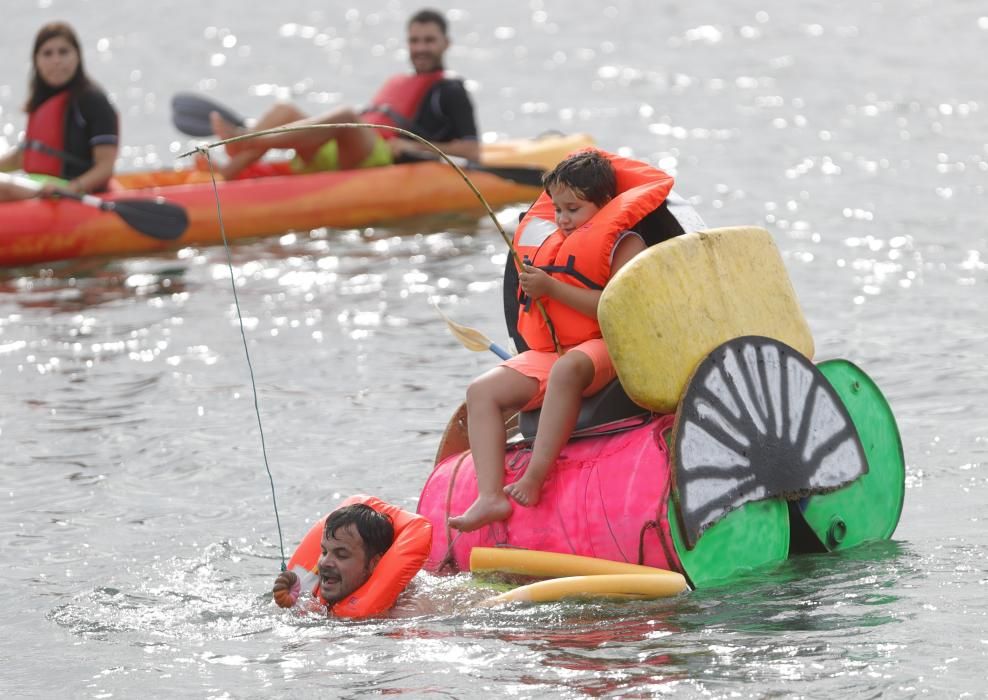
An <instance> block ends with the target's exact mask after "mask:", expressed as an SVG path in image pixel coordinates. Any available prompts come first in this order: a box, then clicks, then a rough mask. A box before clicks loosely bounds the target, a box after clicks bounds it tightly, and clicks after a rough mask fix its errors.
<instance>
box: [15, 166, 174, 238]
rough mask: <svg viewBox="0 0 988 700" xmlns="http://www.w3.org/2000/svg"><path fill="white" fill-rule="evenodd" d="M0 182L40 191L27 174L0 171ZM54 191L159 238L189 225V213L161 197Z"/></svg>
mask: <svg viewBox="0 0 988 700" xmlns="http://www.w3.org/2000/svg"><path fill="white" fill-rule="evenodd" d="M0 182H5V183H7V184H10V185H15V186H17V187H21V188H23V189H26V190H32V191H34V192H38V193H40V192H41V190H42V188H43V187H44V185H43V184H42V183H40V182H38V181H37V180H32V179H31V178H29V177H18V176H16V175H8V174H7V173H0ZM54 194H55V195H57V196H59V197H63V198H65V199H74V200H76V201H77V202H80V203H81V204H84V205H85V206H87V207H93V208H94V209H99V210H100V211H105V212H111V213H113V214H116V215H117V216H119V217H120V218H121V219H123V220H124V222H125V223H126V224H127V225H128V226H130V227H131V228H132V229H134V230H135V231H137V232H138V233H141V234H143V235H145V236H150V237H151V238H156V239H158V240H159V241H173V240H175V239H176V238H179V237H180V236H181V235H182V234H183V233H185V230H186V229H187V228H188V227H189V216H188V214H187V213H186V211H185V209H184V208H183V207H180V206H178V205H177V204H172V203H170V202H166V201H165V200H164V198H163V197H150V198H147V199H136V198H129V199H114V200H111V199H101V198H99V197H96V196H94V195H91V194H76V193H75V192H72V191H71V190H66V189H56V190H55V191H54Z"/></svg>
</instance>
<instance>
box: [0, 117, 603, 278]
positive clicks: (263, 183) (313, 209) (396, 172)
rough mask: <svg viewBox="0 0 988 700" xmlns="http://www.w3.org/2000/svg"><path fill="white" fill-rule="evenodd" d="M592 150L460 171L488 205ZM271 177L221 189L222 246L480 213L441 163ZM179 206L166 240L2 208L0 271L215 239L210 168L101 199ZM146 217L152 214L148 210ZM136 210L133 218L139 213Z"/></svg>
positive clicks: (48, 207)
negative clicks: (179, 221) (182, 217)
mask: <svg viewBox="0 0 988 700" xmlns="http://www.w3.org/2000/svg"><path fill="white" fill-rule="evenodd" d="M591 143H592V140H591V139H590V137H589V136H587V135H584V134H577V135H571V136H547V137H544V138H539V139H532V140H512V141H504V142H500V143H494V144H484V146H483V156H482V163H483V165H479V164H467V165H465V166H461V167H463V170H464V172H465V174H466V175H467V176H468V177H469V178H470V180H471V181H472V182H473V183H474V185H475V186H476V187H477V189H478V190H479V191H480V193H481V194H482V195H483V196H484V198H485V199H486V200H487V202H488V203H489V204H490V205H491V206H492V207H498V206H503V205H505V204H510V203H515V202H524V201H529V200H532V199H534V198H535V197H536V196H538V194H539V192H540V191H541V186H540V184H539V183H540V177H541V173H542V171H543V170H545V169H548V168H552V167H553V166H554V165H555V164H556V163H558V162H559V161H560V160H561V159H562V158H564V157H565V156H566V155H567V154H569V153H571V152H572V151H574V150H577V149H579V148H583V147H585V146H588V145H590V144H591ZM271 170H272V171H273V172H274V173H275V174H272V175H267V176H262V177H251V178H243V179H240V178H238V179H236V180H232V181H229V182H222V181H221V182H218V183H217V191H218V193H219V202H220V205H221V206H222V212H223V224H224V226H225V230H226V236H227V239H228V240H235V239H240V238H248V237H255V236H263V235H269V234H279V233H284V232H286V231H290V230H298V231H308V230H311V229H314V228H319V227H323V226H326V227H331V228H353V227H359V226H369V225H372V224H379V223H383V222H388V221H395V220H399V219H403V218H407V217H412V216H424V215H432V214H441V213H447V212H482V211H483V205H482V204H481V202H480V201H479V200H478V198H477V196H476V195H475V194H474V192H473V191H472V190H471V189H470V188H469V186H468V185H467V184H466V183H465V182H464V181H463V179H462V178H461V177H460V176H459V174H458V173H457V172H456V171H455V170H454V169H453V168H451V167H450V166H449V165H447V164H445V163H442V162H434V161H423V162H414V163H405V164H401V165H393V166H388V167H383V168H368V169H362V170H348V171H340V172H326V173H315V174H304V175H302V174H300V175H293V174H283V173H284V170H283V169H282V170H279V169H278V168H272V169H271ZM158 198H163V199H164V202H161V206H162V208H164V204H168V205H169V206H172V207H175V206H177V207H180V208H181V209H183V210H184V212H185V214H186V215H187V219H188V225H187V227H186V228H185V230H184V231H183V232H182V233H181V235H179V236H177V237H175V238H173V239H172V240H161V237H158V236H154V235H147V234H146V233H142V232H141V231H140V230H138V228H139V227H138V228H135V227H134V225H133V222H130V223H128V221H127V219H126V218H125V217H124V216H120V215H118V213H116V212H113V211H101V210H100V208H99V207H93V206H85V205H83V204H82V203H80V202H78V201H74V200H67V199H44V200H42V199H31V200H26V201H19V202H8V203H3V204H0V266H2V267H10V266H15V265H30V264H35V263H41V262H49V261H54V260H65V259H72V258H82V257H87V256H94V255H139V254H145V253H151V252H155V251H161V250H166V249H169V248H177V247H182V246H188V245H214V244H217V243H220V242H222V238H221V234H220V226H219V218H218V214H217V201H216V195H215V194H214V191H213V185H212V182H211V179H210V174H209V172H208V170H206V169H204V167H203V164H202V163H201V162H200V163H198V164H197V167H190V168H187V169H181V170H163V171H153V172H137V173H126V174H121V175H119V176H118V177H117V178H116V188H115V189H114V191H113V192H111V193H109V194H106V195H103V196H101V198H100V199H102V200H104V201H106V202H128V203H136V202H140V201H141V200H143V199H146V200H148V202H149V203H153V202H155V201H160V200H159V199H158ZM147 208H148V212H147V214H148V216H151V215H153V214H154V213H155V212H154V207H153V206H151V205H149V206H148V207H147ZM139 213H140V212H139Z"/></svg>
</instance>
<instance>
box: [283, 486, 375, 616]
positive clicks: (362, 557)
mask: <svg viewBox="0 0 988 700" xmlns="http://www.w3.org/2000/svg"><path fill="white" fill-rule="evenodd" d="M393 541H394V526H393V525H392V523H391V519H390V518H389V517H388V516H386V515H384V514H382V513H379V512H377V511H376V510H374V509H373V508H371V507H370V506H368V505H364V504H362V503H355V504H353V505H349V506H344V507H343V508H339V509H337V510H334V511H333V512H332V513H330V514H329V517H327V518H326V526H325V528H324V529H323V535H322V556H321V557H320V558H319V595H320V596H321V597H322V599H323V601H324V602H325V603H326V604H327V605H328V606H329V607H332V606H333V605H334V604H336V603H338V602H339V601H341V600H344V599H345V598H346V597H347V596H349V595H350V594H351V593H353V592H354V591H355V590H357V589H358V588H360V587H361V586H362V585H364V583H365V582H366V581H367V579H369V578H370V577H371V574H373V573H374V569H375V568H376V567H377V565H378V562H380V561H381V557H382V556H384V553H385V552H386V551H388V548H389V547H391V543H392V542H393ZM298 585H299V579H298V576H297V575H296V574H295V573H294V572H292V571H283V572H281V573H280V574H279V575H278V578H276V579H275V581H274V587H273V588H272V593H273V594H274V598H275V601H276V602H277V603H278V605H281V606H282V607H291V606H292V605H293V604H294V602H295V597H297V592H296V593H295V595H291V596H284V595H281V594H280V592H282V591H285V592H290V591H292V590H293V589H294V588H296V587H297V586H298ZM283 603H287V605H285V604H283Z"/></svg>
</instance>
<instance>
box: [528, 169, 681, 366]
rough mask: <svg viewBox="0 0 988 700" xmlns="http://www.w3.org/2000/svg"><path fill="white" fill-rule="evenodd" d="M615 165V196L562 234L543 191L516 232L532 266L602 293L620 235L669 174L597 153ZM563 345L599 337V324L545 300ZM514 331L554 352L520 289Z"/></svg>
mask: <svg viewBox="0 0 988 700" xmlns="http://www.w3.org/2000/svg"><path fill="white" fill-rule="evenodd" d="M600 153H601V154H602V155H604V156H606V157H607V159H608V160H609V161H610V162H611V165H612V166H614V171H615V175H616V176H617V195H616V196H615V197H614V199H612V200H611V201H609V202H608V203H607V204H605V205H604V206H603V207H602V208H601V209H600V211H598V212H597V213H596V214H594V216H593V217H592V218H591V219H590V220H589V221H588V222H587V223H586V224H584V225H583V226H581V227H580V228H578V229H577V230H575V231H573V232H572V233H571V234H570V235H568V236H566V235H564V234H563V232H562V231H560V230H559V227H558V226H556V222H555V210H554V208H553V205H552V200H551V199H550V198H549V195H548V194H547V193H545V192H543V193H542V195H541V196H540V197H539V198H538V199H537V200H536V201H535V204H533V205H532V208H531V209H529V210H528V212H527V213H526V214H525V216H524V218H523V219H522V220H521V223H519V224H518V228H517V229H516V230H515V236H514V246H515V250H517V251H518V254H519V255H520V256H521V257H522V258H523V259H527V260H528V261H529V262H530V264H532V265H534V266H535V267H539V268H541V269H543V270H545V271H546V272H548V273H549V274H550V275H552V276H553V277H556V278H558V279H561V280H562V281H564V282H566V283H567V284H572V285H575V286H577V287H583V288H585V289H603V288H604V285H605V284H607V280H609V279H610V277H611V257H612V253H613V251H614V245H615V244H616V242H617V240H618V239H619V238H620V236H621V234H622V233H624V232H625V231H627V230H628V229H630V228H632V227H633V226H634V225H635V224H637V223H638V222H639V221H641V220H642V219H643V218H644V217H645V216H646V215H647V214H649V213H651V212H652V211H654V210H655V209H656V208H657V207H659V206H660V205H661V204H662V202H664V201H665V198H666V196H667V195H668V194H669V191H670V190H671V189H672V185H673V178H672V176H671V175H669V174H667V173H665V172H663V171H661V170H659V169H657V168H653V167H652V166H651V165H648V164H646V163H642V162H640V161H637V160H631V159H629V158H622V157H621V156H617V155H614V154H612V153H607V152H606V151H600ZM540 301H541V302H542V304H543V306H544V307H545V311H546V314H547V315H548V316H549V319H550V320H551V321H552V325H553V327H554V329H555V331H556V337H557V339H558V340H559V344H560V346H562V347H564V348H565V347H571V346H573V345H578V344H579V343H582V342H583V341H585V340H589V339H591V338H600V337H601V331H600V325H599V324H598V323H597V320H596V319H594V318H591V317H589V316H586V315H584V314H582V313H580V312H579V311H576V310H575V309H573V308H571V307H569V306H566V305H565V304H563V303H561V302H558V301H555V300H554V299H551V298H549V297H542V298H541V300H540ZM519 303H520V304H521V308H520V310H519V313H518V332H519V333H520V334H521V336H522V338H523V339H524V340H525V343H526V344H527V345H528V347H529V348H531V349H532V350H541V351H543V352H549V351H552V350H553V349H554V345H553V342H552V334H551V332H550V330H549V327H548V326H547V325H546V322H545V319H544V318H543V317H542V314H541V312H540V311H539V310H538V308H537V307H536V305H535V304H534V303H532V301H531V300H530V299H528V298H527V297H525V296H524V295H523V294H521V290H520V288H519Z"/></svg>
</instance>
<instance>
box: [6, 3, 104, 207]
mask: <svg viewBox="0 0 988 700" xmlns="http://www.w3.org/2000/svg"><path fill="white" fill-rule="evenodd" d="M32 66H33V68H32V71H31V82H30V87H29V95H28V99H27V103H26V104H25V106H24V111H25V112H27V114H28V119H27V129H26V133H25V137H24V141H23V143H21V144H20V145H19V146H18V147H17V148H16V149H14V150H13V151H11V152H9V153H7V154H6V155H4V156H3V157H2V158H0V171H4V172H8V171H11V170H23V171H24V172H26V173H28V174H29V175H32V176H35V177H36V178H37V179H44V180H46V181H48V184H47V187H46V189H47V191H51V190H53V189H55V188H62V189H67V190H71V191H72V192H76V193H79V194H82V193H87V192H100V191H103V190H105V189H106V188H107V185H108V184H109V182H110V178H111V177H113V166H114V163H115V162H116V159H117V145H118V141H119V127H118V118H117V112H116V110H115V109H114V108H113V106H112V105H111V104H110V101H109V99H107V96H106V93H105V92H103V90H102V89H101V88H100V87H99V86H97V85H96V84H95V83H94V82H93V81H92V80H90V78H89V76H88V75H87V74H86V70H85V68H84V66H83V62H82V50H81V49H80V47H79V39H78V37H77V36H76V33H75V31H74V30H73V29H72V27H70V26H69V25H68V24H66V23H65V22H50V23H48V24H46V25H44V26H43V27H42V28H41V29H40V30H39V31H38V34H37V36H36V37H35V39H34V50H33V53H32ZM35 195H36V192H34V191H33V190H26V189H23V188H21V187H17V186H16V185H10V186H6V187H2V186H0V201H10V200H14V199H28V198H29V197H33V196H35Z"/></svg>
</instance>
